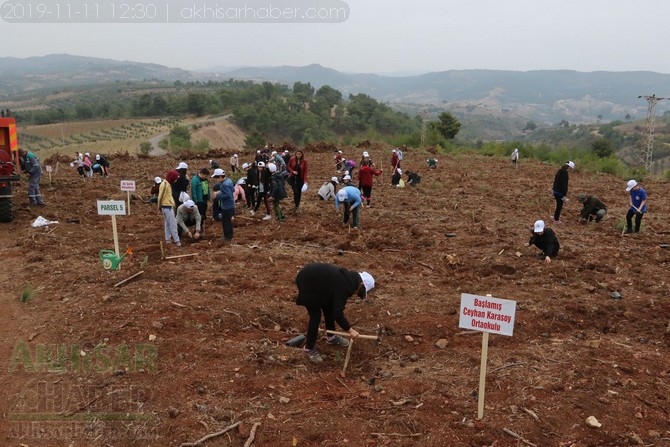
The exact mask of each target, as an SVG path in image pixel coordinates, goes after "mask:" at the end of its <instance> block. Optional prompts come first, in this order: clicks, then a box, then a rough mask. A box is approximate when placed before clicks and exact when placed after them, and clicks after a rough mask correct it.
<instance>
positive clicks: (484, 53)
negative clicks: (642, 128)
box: [0, 0, 670, 74]
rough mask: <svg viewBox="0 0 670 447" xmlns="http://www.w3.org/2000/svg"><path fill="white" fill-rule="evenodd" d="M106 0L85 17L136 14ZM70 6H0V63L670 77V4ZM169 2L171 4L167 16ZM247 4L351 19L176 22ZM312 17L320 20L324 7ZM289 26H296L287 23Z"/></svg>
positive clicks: (220, 1)
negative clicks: (340, 13)
mask: <svg viewBox="0 0 670 447" xmlns="http://www.w3.org/2000/svg"><path fill="white" fill-rule="evenodd" d="M30 1H32V2H33V5H34V6H33V8H35V9H36V8H37V6H35V5H37V3H36V2H37V1H40V0H12V2H13V3H16V2H24V3H28V2H30ZM41 1H45V2H47V4H48V5H49V8H51V9H52V10H49V11H42V12H43V15H45V14H51V15H52V16H54V15H55V14H56V12H55V11H53V8H54V7H55V6H54V5H57V4H58V3H57V2H55V1H54V0H41ZM115 1H116V0H90V1H89V3H88V5H87V8H88V11H89V14H90V13H92V11H93V9H94V8H98V14H101V15H102V14H104V15H105V17H106V18H109V17H110V16H111V14H115V18H114V20H115V21H116V22H119V21H122V20H126V19H121V18H120V17H118V16H119V15H121V14H125V15H126V17H129V16H130V15H131V14H133V12H132V11H130V10H129V9H128V8H127V7H123V6H122V5H121V3H114V2H115ZM153 1H155V2H156V3H155V6H152V2H153ZM76 2H79V3H80V4H82V3H83V2H84V0H63V3H61V4H60V5H61V6H60V7H61V8H62V9H61V10H60V12H59V14H60V15H61V17H60V19H61V20H63V21H65V22H66V23H58V24H52V23H7V22H8V20H9V19H7V18H6V17H7V15H8V14H18V13H19V10H18V9H16V8H15V7H13V6H8V4H6V3H5V0H0V4H2V6H0V14H2V17H3V20H2V21H0V30H1V31H2V34H3V36H4V37H3V45H2V47H1V49H0V56H14V57H28V56H42V55H46V54H52V53H69V54H74V55H81V56H94V57H102V58H110V59H117V60H130V61H136V62H152V63H158V64H162V65H167V66H170V67H178V68H184V69H189V70H196V69H203V68H208V67H213V66H226V67H237V66H276V65H308V64H313V63H317V64H321V65H323V66H326V67H330V68H334V69H336V70H339V71H344V72H356V73H397V74H405V73H412V74H415V73H425V72H431V71H442V70H452V69H503V70H520V71H526V70H537V69H570V70H578V71H597V70H608V71H632V70H649V71H656V72H660V73H670V52H668V51H666V46H667V44H668V42H670V26H669V24H668V19H670V1H668V0H636V1H631V0H423V1H421V0H417V1H409V0H383V1H382V0H346V1H344V0H274V1H272V0H246V1H240V0H205V1H203V0H199V1H198V0H196V1H193V0H190V1H189V0H167V3H166V0H163V1H160V0H132V1H131V2H129V3H131V4H141V5H142V6H143V7H144V9H145V10H146V11H149V12H148V13H149V14H154V13H155V14H156V15H157V16H160V17H161V20H162V15H163V14H165V16H166V17H167V18H168V19H169V22H170V23H160V24H149V23H130V24H122V23H103V24H101V23H72V22H74V20H72V21H69V22H68V20H69V19H68V18H67V17H65V14H66V12H65V7H66V6H65V5H66V3H71V4H73V5H74V4H75V3H76ZM94 3H96V4H97V6H95V7H94V6H93V4H94ZM168 4H169V5H170V8H172V9H170V10H169V12H166V11H165V8H166V5H168ZM244 4H246V6H247V8H255V12H254V13H257V14H259V15H262V14H263V11H264V10H263V8H267V7H269V6H270V5H272V6H273V7H274V6H275V5H279V6H281V7H282V8H286V7H294V8H301V11H298V13H297V14H301V13H304V12H305V11H304V10H305V9H306V8H305V7H306V6H310V5H312V6H316V7H317V8H330V7H332V6H335V7H339V6H343V5H344V6H346V7H348V12H347V13H348V16H347V17H346V19H344V20H341V19H340V20H339V22H338V19H337V18H336V17H333V21H334V22H335V23H276V22H278V21H279V20H277V21H274V22H275V23H240V22H241V20H239V19H236V18H235V17H233V16H232V10H230V9H227V10H226V11H224V13H225V14H227V16H226V17H227V19H228V20H227V21H219V23H203V22H205V20H204V19H201V18H199V17H198V11H196V12H193V13H192V14H194V17H193V18H192V19H191V21H192V22H193V23H176V22H177V19H178V18H179V16H180V15H182V16H183V15H184V14H186V15H187V16H188V15H189V14H191V12H190V11H193V7H194V5H195V6H196V7H195V9H196V10H197V9H198V8H200V7H202V6H203V5H207V6H210V7H212V9H213V8H216V7H218V8H229V7H230V6H231V5H232V6H239V5H244ZM81 8H83V7H79V9H81ZM103 8H104V11H100V10H101V9H103ZM112 8H114V12H112V11H111V9H112ZM152 8H153V9H152ZM221 11H223V10H222V9H219V12H220V13H221ZM247 11H250V9H247ZM265 11H267V10H265ZM315 11H316V10H315ZM319 11H320V13H321V14H325V12H324V11H327V9H319ZM312 12H313V11H312ZM24 14H25V13H24ZM71 14H75V11H71ZM79 14H80V15H81V14H83V9H81V10H80V11H79ZM333 14H337V11H335V12H333ZM168 16H169V17H168ZM301 17H304V14H303V16H301ZM287 20H289V21H295V20H293V19H292V18H290V17H289V18H288V19H287ZM28 21H29V20H28ZM33 21H35V20H33ZM166 21H168V20H166ZM8 36H9V38H8Z"/></svg>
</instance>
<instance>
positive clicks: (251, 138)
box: [244, 130, 265, 150]
mask: <svg viewBox="0 0 670 447" xmlns="http://www.w3.org/2000/svg"><path fill="white" fill-rule="evenodd" d="M264 144H265V138H263V135H261V133H260V132H258V131H257V130H252V131H251V132H249V133H248V134H247V136H246V137H245V138H244V148H245V149H248V150H256V148H259V147H263V145H264Z"/></svg>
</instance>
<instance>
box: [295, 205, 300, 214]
mask: <svg viewBox="0 0 670 447" xmlns="http://www.w3.org/2000/svg"><path fill="white" fill-rule="evenodd" d="M295 213H296V214H300V207H299V206H297V207H295Z"/></svg>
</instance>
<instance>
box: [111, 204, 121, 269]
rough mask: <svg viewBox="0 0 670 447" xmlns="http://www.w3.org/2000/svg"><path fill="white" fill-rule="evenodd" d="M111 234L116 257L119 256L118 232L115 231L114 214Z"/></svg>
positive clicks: (113, 215) (114, 215)
mask: <svg viewBox="0 0 670 447" xmlns="http://www.w3.org/2000/svg"><path fill="white" fill-rule="evenodd" d="M112 234H113V235H114V253H116V257H117V258H118V257H119V256H120V254H119V232H118V231H117V229H116V214H112Z"/></svg>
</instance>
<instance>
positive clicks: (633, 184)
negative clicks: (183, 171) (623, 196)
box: [626, 180, 637, 192]
mask: <svg viewBox="0 0 670 447" xmlns="http://www.w3.org/2000/svg"><path fill="white" fill-rule="evenodd" d="M636 186H637V182H636V181H635V180H628V183H626V191H627V192H630V190H631V189H633V188H635V187H636Z"/></svg>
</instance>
